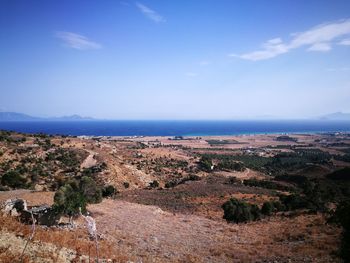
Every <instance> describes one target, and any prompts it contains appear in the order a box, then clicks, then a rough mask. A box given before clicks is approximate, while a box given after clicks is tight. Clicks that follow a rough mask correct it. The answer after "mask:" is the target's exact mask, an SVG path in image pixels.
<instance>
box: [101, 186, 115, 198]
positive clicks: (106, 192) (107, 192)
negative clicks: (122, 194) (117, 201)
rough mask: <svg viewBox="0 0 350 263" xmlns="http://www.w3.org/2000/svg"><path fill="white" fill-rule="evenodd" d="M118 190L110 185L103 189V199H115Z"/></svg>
mask: <svg viewBox="0 0 350 263" xmlns="http://www.w3.org/2000/svg"><path fill="white" fill-rule="evenodd" d="M117 192H118V191H117V189H116V188H115V187H114V186H113V185H108V186H106V187H104V188H103V190H102V196H103V197H113V196H114V195H115V194H116V193H117Z"/></svg>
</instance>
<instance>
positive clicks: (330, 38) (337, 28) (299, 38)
mask: <svg viewBox="0 0 350 263" xmlns="http://www.w3.org/2000/svg"><path fill="white" fill-rule="evenodd" d="M349 35H350V19H347V20H341V21H337V22H333V23H327V24H321V25H318V26H316V27H314V28H311V29H309V30H307V31H304V32H299V33H294V34H291V37H292V38H291V40H290V41H289V43H285V42H284V41H283V40H282V39H281V38H274V39H271V40H268V41H266V42H265V43H263V45H262V49H260V50H257V51H253V52H249V53H244V54H238V55H237V54H229V56H231V57H239V58H242V59H247V60H252V61H257V60H264V59H269V58H273V57H276V56H278V55H281V54H284V53H287V52H289V51H291V50H292V49H296V48H300V47H308V49H307V50H308V51H320V52H325V51H330V50H331V49H332V45H333V44H334V41H335V40H337V39H339V38H341V37H346V36H349ZM338 44H340V45H350V39H343V40H341V41H340V42H339V43H338Z"/></svg>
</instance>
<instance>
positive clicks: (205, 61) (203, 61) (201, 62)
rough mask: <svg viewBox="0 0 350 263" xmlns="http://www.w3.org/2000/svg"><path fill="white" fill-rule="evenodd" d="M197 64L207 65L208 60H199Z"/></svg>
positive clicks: (208, 63)
mask: <svg viewBox="0 0 350 263" xmlns="http://www.w3.org/2000/svg"><path fill="white" fill-rule="evenodd" d="M199 65H200V66H202V67H204V66H208V65H210V61H208V60H202V61H200V62H199Z"/></svg>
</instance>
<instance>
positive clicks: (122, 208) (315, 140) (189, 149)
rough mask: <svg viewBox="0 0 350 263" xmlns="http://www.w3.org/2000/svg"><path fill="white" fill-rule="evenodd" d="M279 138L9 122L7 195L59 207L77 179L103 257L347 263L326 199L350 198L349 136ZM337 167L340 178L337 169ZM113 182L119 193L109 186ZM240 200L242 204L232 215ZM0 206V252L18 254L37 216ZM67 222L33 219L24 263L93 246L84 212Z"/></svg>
mask: <svg viewBox="0 0 350 263" xmlns="http://www.w3.org/2000/svg"><path fill="white" fill-rule="evenodd" d="M277 137H278V136H277V135H256V136H223V137H219V136H216V137H215V136H213V137H208V138H205V140H204V139H201V138H198V137H197V138H182V139H179V140H171V139H169V138H165V137H139V138H130V137H99V138H92V137H84V138H78V137H69V136H46V135H43V134H37V135H36V134H20V133H12V132H5V131H2V132H1V133H0V182H1V189H0V202H1V203H4V202H5V201H6V200H8V199H14V198H22V199H24V200H26V201H27V204H28V206H29V207H32V206H38V205H43V204H47V205H48V206H52V205H54V206H53V207H55V205H58V204H59V203H58V200H59V196H58V195H57V193H58V192H59V193H60V194H61V197H62V194H63V193H64V191H67V189H68V188H69V187H71V186H73V187H74V185H75V184H78V185H80V186H79V187H80V188H77V190H76V193H81V194H83V196H80V197H79V198H86V199H84V200H85V201H86V202H87V211H88V212H89V215H90V216H91V217H92V218H93V219H94V220H95V222H96V227H97V236H98V238H97V241H98V246H99V250H98V252H99V258H100V259H110V260H115V262H129V261H134V262H138V261H142V262H340V258H339V257H338V256H337V255H338V254H337V253H336V251H338V249H339V246H340V242H341V231H342V229H341V228H340V227H339V226H338V225H335V224H327V223H326V222H327V220H328V218H329V217H330V215H331V210H329V209H330V208H332V207H333V209H334V207H335V206H336V205H337V204H338V202H341V201H342V200H345V199H346V198H347V197H349V196H350V193H349V192H348V189H350V187H349V185H348V184H349V181H348V180H343V178H345V179H347V177H346V171H348V169H344V170H341V169H342V168H344V167H350V162H348V161H344V160H347V159H346V156H347V154H348V153H349V149H350V135H349V134H336V135H335V134H327V135H322V134H319V135H293V136H291V137H292V138H293V140H288V141H284V140H282V141H281V140H277ZM214 142H234V143H221V144H217V143H214ZM340 159H341V160H343V161H340ZM334 171H341V174H342V176H341V177H339V176H337V177H336V178H334V175H337V174H339V172H335V173H334ZM344 173H345V174H344ZM89 178H90V179H89ZM88 179H89V180H88ZM72 181H73V182H75V183H73V184H72ZM84 182H85V183H88V188H86V185H85V186H84ZM68 185H70V186H68ZM107 187H113V188H114V189H116V190H117V192H116V193H114V194H112V195H110V194H108V195H106V193H108V192H106V189H107ZM109 189H112V188H109ZM79 191H82V192H79ZM102 193H103V195H102ZM71 194H72V195H71V196H70V198H71V199H73V198H75V197H74V196H75V195H74V194H73V193H71ZM98 195H101V196H98ZM316 196H317V197H318V198H315V197H316ZM61 197H60V198H61ZM92 197H94V199H91V198H92ZM100 197H101V198H100ZM102 197H103V199H102ZM70 201H71V200H67V202H70ZM224 204H225V205H224ZM234 205H236V206H242V207H241V208H242V209H243V208H244V209H245V210H244V211H245V214H242V215H238V214H230V213H231V212H232V211H233V210H231V208H232V207H234ZM227 207H231V208H230V209H228V210H227V209H226V208H227ZM230 211H231V212H230ZM237 211H238V210H237ZM83 213H84V212H83ZM0 214H1V216H0V221H1V222H0V223H1V224H0V225H1V226H0V240H1V242H0V261H1V260H2V262H11V261H10V259H14V258H18V257H19V255H20V254H21V253H22V251H23V248H24V246H25V243H26V242H27V240H28V238H29V237H30V234H31V226H30V223H29V224H28V222H27V224H25V223H26V221H23V219H21V217H19V218H17V217H11V216H9V215H5V213H4V212H2V213H0ZM223 217H225V219H224V218H223ZM235 220H238V222H236V221H235ZM60 222H61V224H60V225H53V226H42V225H37V226H36V230H35V231H36V232H35V235H34V238H33V241H31V242H29V245H28V247H27V248H26V251H25V253H24V256H25V259H26V260H27V261H28V262H39V261H42V262H51V261H52V258H53V259H54V260H55V259H57V261H55V262H68V261H74V260H86V261H87V260H88V259H89V257H90V258H91V257H92V258H95V257H96V256H97V254H96V249H95V243H94V239H91V238H89V235H88V233H87V229H86V226H85V222H84V218H83V217H82V216H81V215H79V213H77V214H76V215H75V216H74V226H72V225H71V224H69V217H67V215H65V214H64V213H63V215H62V216H61V220H60ZM13 244H16V245H15V246H14V245H13ZM116 244H117V245H116ZM194 251H195V252H194ZM6 260H7V261H6ZM50 260H51V261H50Z"/></svg>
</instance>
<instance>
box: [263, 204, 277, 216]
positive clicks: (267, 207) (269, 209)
mask: <svg viewBox="0 0 350 263" xmlns="http://www.w3.org/2000/svg"><path fill="white" fill-rule="evenodd" d="M274 210H275V208H274V206H273V203H272V202H265V203H264V204H263V206H262V208H261V213H262V214H263V215H266V216H270V215H271V214H272V213H273V212H274Z"/></svg>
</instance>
